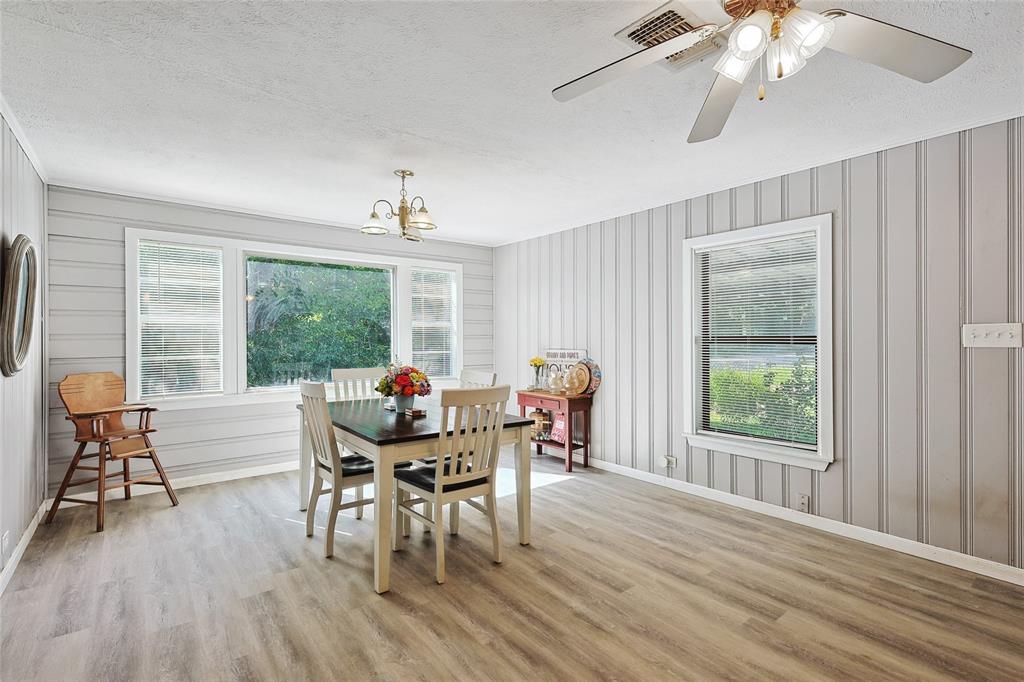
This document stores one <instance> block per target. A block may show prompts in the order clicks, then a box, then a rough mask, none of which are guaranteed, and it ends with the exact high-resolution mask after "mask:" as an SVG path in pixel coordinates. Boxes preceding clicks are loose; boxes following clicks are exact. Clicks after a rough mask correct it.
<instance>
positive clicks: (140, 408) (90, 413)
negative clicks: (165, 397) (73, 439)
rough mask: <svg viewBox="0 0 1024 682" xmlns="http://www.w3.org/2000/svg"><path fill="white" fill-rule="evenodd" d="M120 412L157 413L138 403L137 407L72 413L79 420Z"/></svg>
mask: <svg viewBox="0 0 1024 682" xmlns="http://www.w3.org/2000/svg"><path fill="white" fill-rule="evenodd" d="M118 412H156V408H155V407H150V406H149V405H146V404H144V403H138V404H136V405H116V406H112V407H104V408H103V409H101V410H87V411H85V412H72V413H71V416H72V417H77V418H78V419H88V418H90V417H95V416H98V415H101V414H115V413H118Z"/></svg>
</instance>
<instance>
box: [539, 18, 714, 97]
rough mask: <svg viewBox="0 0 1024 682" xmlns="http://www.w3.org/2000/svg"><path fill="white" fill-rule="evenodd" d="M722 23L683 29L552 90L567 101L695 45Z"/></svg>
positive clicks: (707, 37)
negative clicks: (675, 34)
mask: <svg viewBox="0 0 1024 682" xmlns="http://www.w3.org/2000/svg"><path fill="white" fill-rule="evenodd" d="M718 31H719V27H718V26H715V25H714V24H705V25H703V26H698V27H697V28H695V29H693V30H692V31H689V32H687V33H684V34H682V35H680V36H676V37H675V38H670V39H669V40H666V41H665V42H663V43H658V44H657V45H652V46H651V47H645V48H644V49H642V50H640V51H639V52H634V53H633V54H631V55H627V56H625V57H623V58H622V59H618V60H616V61H614V62H612V63H611V64H608V65H607V66H602V67H601V68H600V69H596V70H594V71H591V72H590V73H588V74H587V75H585V76H580V77H579V78H577V79H575V80H571V81H569V82H568V83H566V84H565V85H560V86H558V87H557V88H555V89H554V90H552V91H551V94H552V96H553V97H554V98H555V99H557V100H558V101H559V102H566V101H568V100H570V99H572V98H574V97H579V96H580V95H582V94H583V93H585V92H590V91H591V90H593V89H594V88H597V87H600V86H602V85H604V84H605V83H608V82H611V81H613V80H615V79H616V78H620V77H622V76H625V75H626V74H627V73H632V72H633V71H636V70H637V69H640V68H642V67H644V66H647V65H648V64H653V63H655V62H656V61H658V60H659V59H664V58H665V57H668V56H669V55H673V54H675V53H676V52H679V51H681V50H685V49H686V48H688V47H693V46H694V45H696V44H697V43H700V42H703V41H705V40H707V39H709V38H711V37H712V36H713V35H715V34H716V33H718Z"/></svg>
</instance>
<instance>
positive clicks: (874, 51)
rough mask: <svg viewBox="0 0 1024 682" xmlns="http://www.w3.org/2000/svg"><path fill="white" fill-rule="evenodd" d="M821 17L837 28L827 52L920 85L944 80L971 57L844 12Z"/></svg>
mask: <svg viewBox="0 0 1024 682" xmlns="http://www.w3.org/2000/svg"><path fill="white" fill-rule="evenodd" d="M822 14H824V15H825V16H826V17H829V18H830V19H832V20H833V21H834V22H835V26H836V30H835V33H834V34H832V39H831V40H829V41H828V46H827V47H828V48H829V49H831V50H835V51H836V52H842V53H843V54H848V55H850V56H851V57H856V58H857V59H860V60H862V61H865V62H868V63H870V64H875V65H876V66H881V67H882V68H883V69H889V70H890V71H895V72H896V73H898V74H901V75H903V76H907V77H908V78H913V79H914V80H918V81H921V82H922V83H931V82H932V81H933V80H935V79H936V78H941V77H942V76H945V75H946V74H947V73H949V72H950V71H952V70H953V69H955V68H956V67H958V66H960V65H961V64H963V63H964V62H965V61H967V60H968V59H969V58H970V56H971V51H970V50H965V49H964V48H962V47H957V46H956V45H952V44H950V43H946V42H943V41H941V40H937V39H935V38H929V37H928V36H926V35H922V34H920V33H915V32H914V31H909V30H907V29H905V28H900V27H899V26H893V25H892V24H887V23H885V22H884V21H878V20H877V19H871V18H869V17H865V16H861V15H860V14H854V13H853V12H848V11H847V10H845V9H831V10H828V11H827V12H823V13H822Z"/></svg>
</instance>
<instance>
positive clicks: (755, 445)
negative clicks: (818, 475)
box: [684, 433, 832, 471]
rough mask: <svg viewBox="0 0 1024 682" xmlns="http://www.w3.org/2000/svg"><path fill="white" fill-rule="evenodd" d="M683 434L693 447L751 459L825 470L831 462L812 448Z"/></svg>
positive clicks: (700, 434)
mask: <svg viewBox="0 0 1024 682" xmlns="http://www.w3.org/2000/svg"><path fill="white" fill-rule="evenodd" d="M684 435H685V436H686V440H687V442H688V443H689V444H690V445H691V446H693V447H696V448H704V449H706V450H714V451H715V452H726V453H729V454H731V455H739V456H741V457H750V458H751V459H760V460H763V461H765V462H778V463H779V464H789V465H791V466H796V467H802V468H804V469H812V470H814V471H825V469H827V468H828V465H829V464H831V463H832V458H831V456H829V457H827V458H826V457H825V456H823V455H822V454H820V453H819V452H816V451H813V450H804V449H802V448H791V447H786V446H784V445H772V444H770V443H761V442H757V441H747V440H739V439H734V438H728V437H724V436H711V435H707V434H702V433H698V434H690V433H688V434H684Z"/></svg>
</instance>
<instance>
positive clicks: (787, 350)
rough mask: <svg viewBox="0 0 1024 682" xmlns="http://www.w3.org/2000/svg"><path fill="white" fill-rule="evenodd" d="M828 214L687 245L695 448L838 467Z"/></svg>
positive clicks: (688, 371)
mask: <svg viewBox="0 0 1024 682" xmlns="http://www.w3.org/2000/svg"><path fill="white" fill-rule="evenodd" d="M831 227H832V223H831V215H822V216H815V217H812V218H806V219H800V220H792V221H787V222H784V223H778V224H775V225H766V226H762V227H756V228H750V229H746V230H735V231H732V232H727V233H723V234H716V235H710V236H706V237H696V238H693V239H688V240H686V241H685V242H684V267H686V269H687V277H686V281H687V282H688V283H689V284H690V285H691V291H690V295H689V296H687V298H686V299H685V300H686V302H687V305H686V308H687V309H686V311H685V316H684V323H685V324H686V325H687V326H688V330H687V334H686V338H687V339H689V347H688V348H687V349H686V351H685V358H684V365H685V377H686V398H685V403H686V414H685V417H684V418H685V420H686V431H687V435H688V439H689V441H690V443H691V444H692V445H695V446H698V447H705V448H708V449H712V450H716V451H722V452H731V453H733V454H738V455H745V456H749V457H755V458H758V459H766V460H771V461H778V462H783V463H787V464H795V465H798V466H805V467H809V468H814V469H818V470H822V469H824V468H825V467H826V466H827V465H828V463H829V462H831V461H832V392H831V391H832V388H831V387H832V381H831V372H832V364H831V357H832V348H831V344H832V335H831V258H832V252H831Z"/></svg>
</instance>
